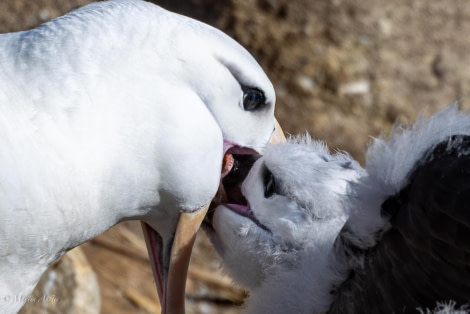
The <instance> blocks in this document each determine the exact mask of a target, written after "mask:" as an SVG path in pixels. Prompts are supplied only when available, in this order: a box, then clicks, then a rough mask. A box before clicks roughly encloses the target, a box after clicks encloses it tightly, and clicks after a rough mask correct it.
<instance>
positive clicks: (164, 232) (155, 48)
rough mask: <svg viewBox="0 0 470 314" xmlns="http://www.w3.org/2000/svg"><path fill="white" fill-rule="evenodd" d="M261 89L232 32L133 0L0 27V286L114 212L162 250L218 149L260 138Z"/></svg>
mask: <svg viewBox="0 0 470 314" xmlns="http://www.w3.org/2000/svg"><path fill="white" fill-rule="evenodd" d="M274 101H275V96H274V91H273V87H272V85H271V83H270V81H269V80H268V78H267V77H266V75H265V74H264V72H263V71H262V69H261V68H260V67H259V65H258V64H257V63H256V61H255V60H254V59H253V58H252V57H251V56H250V55H249V53H247V52H246V51H245V50H244V49H243V48H242V47H241V46H239V45H238V44H237V43H236V42H235V41H233V40H232V39H230V38H229V37H228V36H226V35H224V34H223V33H221V32H220V31H218V30H216V29H214V28H212V27H210V26H207V25H204V24H202V23H199V22H197V21H194V20H191V19H189V18H186V17H183V16H179V15H176V14H173V13H170V12H168V11H165V10H163V9H161V8H159V7H157V6H155V5H152V4H150V3H147V2H144V1H137V0H115V1H109V2H98V3H94V4H91V5H88V6H86V7H83V8H81V9H79V10H76V11H74V12H72V13H70V14H68V15H66V16H63V17H60V18H57V19H55V20H53V21H51V22H49V23H46V24H44V25H42V26H40V27H38V28H35V29H32V30H29V31H25V32H19V33H11V34H3V35H0V111H1V114H0V165H1V166H0V167H1V171H0V269H1V271H0V297H1V296H11V297H12V298H13V297H15V298H16V299H18V300H25V299H26V297H27V296H28V295H29V294H30V292H31V291H32V289H33V288H34V286H35V284H36V282H37V281H38V279H39V277H40V275H41V274H42V273H43V271H44V270H45V269H46V268H47V267H48V266H49V265H50V264H51V263H53V262H54V261H56V260H57V259H58V258H59V257H60V256H62V254H64V253H65V252H66V251H67V250H68V249H70V248H73V247H75V246H77V245H79V244H81V243H83V242H85V241H87V240H88V239H90V238H92V237H94V236H96V235H98V234H100V233H102V232H103V231H105V230H106V229H108V228H109V227H111V226H113V225H114V224H116V223H118V222H120V221H122V220H128V219H141V220H143V221H144V222H145V223H146V224H147V225H148V226H151V228H150V229H148V230H151V229H154V230H156V231H158V233H159V237H161V241H162V242H161V243H160V247H159V248H157V249H156V251H158V249H159V252H160V253H159V252H157V253H156V251H155V252H152V253H151V254H152V256H153V259H154V260H155V262H158V260H159V255H158V254H163V255H162V256H160V257H161V258H162V260H163V262H164V263H169V262H170V261H169V260H170V258H169V256H167V255H168V254H169V252H170V250H169V249H168V247H171V241H172V239H173V235H174V233H175V231H174V230H175V228H176V224H177V221H178V219H179V218H178V217H179V213H180V212H182V213H185V212H194V211H197V210H200V208H202V207H204V206H205V205H206V204H208V203H209V202H210V201H211V199H212V197H213V196H214V194H215V192H216V190H217V187H218V185H219V180H220V173H221V163H222V157H223V155H224V153H225V152H226V151H227V150H229V149H231V148H232V147H243V149H245V148H250V149H251V150H256V151H261V150H262V149H263V147H264V146H265V143H266V142H267V141H268V139H269V138H270V136H271V134H272V132H273V129H274V119H273V112H274ZM247 104H248V105H250V106H248V107H247V106H246V105H247ZM238 149H239V150H240V149H241V148H238ZM243 149H241V150H243ZM191 228H193V227H191ZM194 229H195V230H194V231H191V232H195V231H196V230H197V227H194ZM150 232H151V231H150ZM191 234H192V233H191ZM146 235H147V236H149V234H146ZM153 244H155V243H154V242H152V241H150V243H149V245H150V246H152V245H153ZM149 249H150V250H152V249H151V248H150V247H149ZM162 250H163V253H161V251H162ZM188 258H189V257H188ZM162 267H163V268H157V269H156V272H159V271H161V272H163V277H166V276H167V272H171V270H168V268H166V267H168V266H165V265H164V266H162ZM184 274H185V270H181V271H180V273H179V275H180V276H181V277H184ZM157 277H158V276H157ZM157 279H158V278H157ZM159 281H160V284H161V285H163V286H164V285H166V284H167V282H166V279H165V278H163V279H162V278H159ZM158 283H159V282H158V281H157V284H158ZM159 288H160V290H161V289H162V286H160V287H159ZM183 289H184V284H183ZM160 293H161V294H162V291H160ZM163 297H164V298H166V297H168V295H166V293H165V291H163ZM168 306H170V305H168ZM181 306H184V305H181ZM20 307H21V302H17V303H5V302H0V309H1V310H0V311H1V312H2V313H10V312H15V311H17V310H18V309H19V308H20ZM163 311H165V309H164V310H163Z"/></svg>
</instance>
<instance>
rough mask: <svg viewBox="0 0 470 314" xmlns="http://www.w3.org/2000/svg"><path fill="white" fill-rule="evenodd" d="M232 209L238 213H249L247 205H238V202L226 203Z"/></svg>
mask: <svg viewBox="0 0 470 314" xmlns="http://www.w3.org/2000/svg"><path fill="white" fill-rule="evenodd" d="M228 205H229V206H230V207H231V208H232V209H234V210H235V211H237V212H239V213H244V214H249V213H251V211H250V209H249V208H248V206H244V205H240V204H228Z"/></svg>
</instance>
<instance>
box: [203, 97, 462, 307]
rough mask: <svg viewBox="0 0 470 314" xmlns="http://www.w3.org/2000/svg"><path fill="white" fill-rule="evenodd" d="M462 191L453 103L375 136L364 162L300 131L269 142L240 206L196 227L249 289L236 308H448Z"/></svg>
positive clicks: (455, 291) (455, 287) (453, 297)
mask: <svg viewBox="0 0 470 314" xmlns="http://www.w3.org/2000/svg"><path fill="white" fill-rule="evenodd" d="M469 190H470V114H468V113H465V112H460V111H458V109H457V106H456V105H454V106H451V107H448V108H445V109H443V110H441V111H439V112H437V113H436V114H435V115H434V116H432V117H431V118H428V119H425V118H421V119H420V120H419V121H418V122H417V123H416V124H414V125H413V126H412V127H411V128H410V129H406V128H401V127H396V128H395V129H394V130H393V132H392V135H391V137H390V139H389V140H385V139H376V140H375V141H374V142H373V143H372V145H371V146H370V147H369V149H368V151H367V164H366V169H362V168H361V167H360V166H359V165H358V164H357V162H355V161H354V160H353V159H352V158H351V157H350V156H348V155H347V154H344V153H341V152H340V153H336V154H330V153H329V152H328V150H327V148H326V147H325V145H324V144H322V143H321V142H317V141H311V140H310V139H309V138H308V137H298V138H295V139H291V140H290V141H289V143H287V144H281V145H271V146H269V147H268V148H267V149H266V151H265V153H264V156H263V157H262V158H260V159H259V160H258V161H256V163H254V165H253V167H252V168H251V170H250V172H249V174H248V176H247V177H246V179H245V180H244V182H243V184H242V186H241V192H242V193H243V195H244V197H245V198H246V201H247V204H245V205H244V204H238V205H236V204H223V205H221V206H219V207H217V208H216V210H215V212H214V213H213V219H212V227H213V228H210V227H208V228H206V230H208V231H209V234H210V236H211V239H212V241H213V243H214V244H215V247H216V248H217V249H218V252H219V253H220V254H221V256H222V257H223V259H224V267H225V269H226V270H227V272H228V273H229V274H230V275H231V276H233V278H234V280H235V281H236V282H238V283H239V284H241V285H242V286H244V287H246V288H247V289H249V291H250V294H251V296H250V298H249V299H248V301H247V303H246V312H247V313H393V312H403V311H404V312H415V311H416V309H417V308H418V307H419V308H421V309H426V308H434V306H435V305H436V303H438V302H442V301H445V302H447V301H455V306H456V308H459V307H460V306H461V305H463V304H470V284H469V282H470V272H469V269H470V267H469V266H470V259H469V258H468V256H470V255H468V254H469V248H470V244H469V240H468V239H469V238H468V235H469V234H470V227H469V226H470V210H469V208H468V204H469V201H470V200H469V197H470V194H469V193H468V191H469ZM230 201H231V199H230V197H229V202H230ZM233 201H234V200H233ZM239 203H240V202H239Z"/></svg>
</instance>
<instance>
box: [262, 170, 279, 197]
mask: <svg viewBox="0 0 470 314" xmlns="http://www.w3.org/2000/svg"><path fill="white" fill-rule="evenodd" d="M263 183H264V197H266V198H269V197H271V196H273V194H275V193H276V180H275V179H274V176H273V174H272V172H271V171H269V169H268V168H266V169H265V170H264V174H263Z"/></svg>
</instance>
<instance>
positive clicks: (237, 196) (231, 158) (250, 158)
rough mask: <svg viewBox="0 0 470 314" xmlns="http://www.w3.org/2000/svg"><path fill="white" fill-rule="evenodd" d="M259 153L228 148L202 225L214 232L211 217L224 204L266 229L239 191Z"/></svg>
mask: <svg viewBox="0 0 470 314" xmlns="http://www.w3.org/2000/svg"><path fill="white" fill-rule="evenodd" d="M260 157H261V155H259V154H254V153H247V152H246V151H240V150H239V149H237V148H236V147H234V148H233V150H231V149H229V150H228V151H227V152H226V153H225V155H224V159H223V165H222V175H221V180H220V185H219V189H218V191H217V194H216V195H215V197H214V199H213V200H212V203H211V205H210V207H209V211H208V213H207V215H206V218H205V219H204V223H203V227H204V228H205V229H206V230H207V231H210V232H214V229H213V227H212V217H213V215H214V211H215V208H216V207H217V206H219V205H224V206H225V207H227V208H228V209H230V210H231V211H233V212H235V213H237V214H238V215H241V216H244V217H247V218H249V219H251V220H252V221H253V222H254V223H256V224H257V225H258V226H260V227H261V228H262V229H265V230H267V231H268V229H267V228H266V227H265V226H264V225H263V224H261V223H260V222H259V221H258V219H257V218H256V217H255V215H254V214H253V212H252V211H251V208H250V204H249V203H248V201H247V200H246V198H245V196H244V195H243V193H242V191H241V186H242V183H243V181H244V180H245V178H246V177H247V175H248V173H249V172H250V170H251V167H252V166H253V164H254V163H255V162H256V160H258V158H260Z"/></svg>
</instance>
